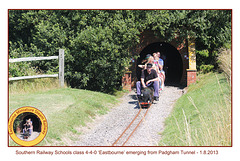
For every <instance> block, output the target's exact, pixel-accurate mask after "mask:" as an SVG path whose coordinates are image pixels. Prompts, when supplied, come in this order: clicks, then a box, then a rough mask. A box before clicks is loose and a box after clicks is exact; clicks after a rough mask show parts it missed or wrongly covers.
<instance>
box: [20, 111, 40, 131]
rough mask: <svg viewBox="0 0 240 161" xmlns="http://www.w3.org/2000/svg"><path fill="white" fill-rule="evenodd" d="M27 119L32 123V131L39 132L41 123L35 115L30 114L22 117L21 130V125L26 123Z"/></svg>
mask: <svg viewBox="0 0 240 161" xmlns="http://www.w3.org/2000/svg"><path fill="white" fill-rule="evenodd" d="M29 118H31V121H32V123H33V131H36V132H41V126H42V123H41V121H40V119H39V118H38V117H37V115H35V114H33V113H31V112H27V113H26V115H25V116H24V117H23V119H22V120H23V122H22V128H23V125H24V124H25V123H26V120H28V119H29Z"/></svg>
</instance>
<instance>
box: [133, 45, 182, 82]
mask: <svg viewBox="0 0 240 161" xmlns="http://www.w3.org/2000/svg"><path fill="white" fill-rule="evenodd" d="M157 51H160V53H161V58H162V59H163V60H164V71H165V72H166V81H165V84H167V85H178V84H179V83H180V81H181V78H182V75H183V61H182V57H181V55H180V53H179V51H178V50H177V49H176V48H175V47H174V46H172V45H171V44H169V43H165V42H155V43H151V44H149V45H147V46H146V47H145V48H144V49H143V50H142V51H141V52H140V57H139V58H138V59H137V65H138V64H141V63H142V61H143V60H144V59H145V57H146V55H147V54H151V55H152V54H153V53H154V52H157ZM136 68H137V69H136V76H137V79H138V80H140V76H141V68H139V67H138V66H137V67H136Z"/></svg>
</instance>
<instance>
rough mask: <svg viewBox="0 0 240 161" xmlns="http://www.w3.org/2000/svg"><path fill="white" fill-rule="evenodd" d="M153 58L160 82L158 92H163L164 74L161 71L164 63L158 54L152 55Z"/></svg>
mask: <svg viewBox="0 0 240 161" xmlns="http://www.w3.org/2000/svg"><path fill="white" fill-rule="evenodd" d="M153 56H154V62H155V64H157V66H158V69H159V78H160V80H161V86H160V87H161V88H160V90H163V88H164V82H165V72H164V70H163V66H164V61H163V60H162V59H161V58H160V56H161V54H160V52H156V53H153Z"/></svg>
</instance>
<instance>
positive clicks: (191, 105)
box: [159, 73, 232, 146]
mask: <svg viewBox="0 0 240 161" xmlns="http://www.w3.org/2000/svg"><path fill="white" fill-rule="evenodd" d="M198 79H199V80H198V82H197V83H196V84H194V85H191V86H190V87H189V89H188V92H187V94H185V95H183V96H182V97H181V98H180V99H179V100H178V101H177V102H176V104H175V106H174V109H173V111H172V114H171V116H170V117H169V118H167V119H166V122H165V124H166V127H165V130H164V131H163V133H162V140H161V141H160V143H159V145H161V146H231V136H232V135H231V88H230V85H229V83H228V82H227V79H226V78H225V77H224V76H223V74H216V73H208V74H204V75H200V76H198Z"/></svg>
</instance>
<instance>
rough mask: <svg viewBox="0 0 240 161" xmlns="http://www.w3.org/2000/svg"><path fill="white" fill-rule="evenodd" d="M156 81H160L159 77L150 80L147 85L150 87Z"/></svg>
mask: <svg viewBox="0 0 240 161" xmlns="http://www.w3.org/2000/svg"><path fill="white" fill-rule="evenodd" d="M155 81H158V77H157V78H154V79H151V80H148V81H147V82H146V84H147V85H148V84H149V83H151V82H155Z"/></svg>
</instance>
